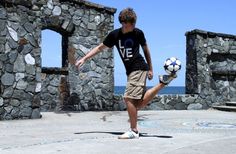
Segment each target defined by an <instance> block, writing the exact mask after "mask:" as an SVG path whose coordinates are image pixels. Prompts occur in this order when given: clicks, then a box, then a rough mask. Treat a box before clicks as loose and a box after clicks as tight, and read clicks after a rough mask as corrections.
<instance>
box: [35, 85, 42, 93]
mask: <svg viewBox="0 0 236 154" xmlns="http://www.w3.org/2000/svg"><path fill="white" fill-rule="evenodd" d="M40 91H41V83H37V85H36V88H35V92H36V93H37V92H40Z"/></svg>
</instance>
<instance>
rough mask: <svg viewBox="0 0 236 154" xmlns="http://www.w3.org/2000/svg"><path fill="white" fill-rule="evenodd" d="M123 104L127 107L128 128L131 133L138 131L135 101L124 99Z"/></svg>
mask: <svg viewBox="0 0 236 154" xmlns="http://www.w3.org/2000/svg"><path fill="white" fill-rule="evenodd" d="M124 100H125V103H126V105H127V110H128V114H129V120H130V128H131V129H132V130H133V131H138V129H137V108H136V106H135V105H134V104H136V103H137V102H136V100H134V99H130V98H124Z"/></svg>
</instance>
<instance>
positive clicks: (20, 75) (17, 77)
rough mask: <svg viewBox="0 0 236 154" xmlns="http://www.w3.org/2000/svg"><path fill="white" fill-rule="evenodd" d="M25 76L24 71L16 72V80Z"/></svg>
mask: <svg viewBox="0 0 236 154" xmlns="http://www.w3.org/2000/svg"><path fill="white" fill-rule="evenodd" d="M24 77H25V74H24V73H16V77H15V79H16V81H19V80H20V79H23V78H24Z"/></svg>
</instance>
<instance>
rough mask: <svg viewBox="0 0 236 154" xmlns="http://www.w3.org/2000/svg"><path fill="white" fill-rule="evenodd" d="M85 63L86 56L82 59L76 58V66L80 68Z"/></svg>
mask: <svg viewBox="0 0 236 154" xmlns="http://www.w3.org/2000/svg"><path fill="white" fill-rule="evenodd" d="M84 63H85V59H84V58H82V59H80V60H78V59H77V60H76V62H75V66H76V67H77V68H78V69H80V67H81V66H82V65H83V64H84Z"/></svg>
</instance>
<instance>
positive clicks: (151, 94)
mask: <svg viewBox="0 0 236 154" xmlns="http://www.w3.org/2000/svg"><path fill="white" fill-rule="evenodd" d="M164 87H165V85H164V84H163V83H159V84H158V85H156V86H154V87H152V88H151V89H149V90H147V91H146V93H145V94H144V97H143V100H142V101H140V102H138V103H137V104H136V108H137V110H139V109H141V108H143V107H145V106H146V105H147V104H148V103H149V102H150V101H151V100H152V99H153V98H154V97H155V96H156V95H157V93H158V92H159V91H160V90H161V89H162V88H164Z"/></svg>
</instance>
